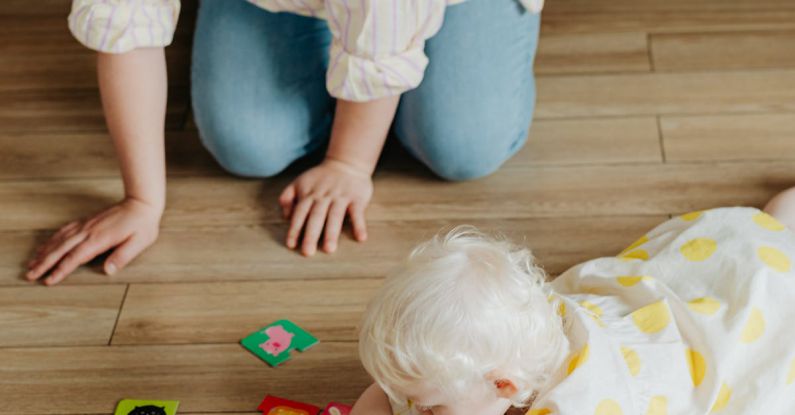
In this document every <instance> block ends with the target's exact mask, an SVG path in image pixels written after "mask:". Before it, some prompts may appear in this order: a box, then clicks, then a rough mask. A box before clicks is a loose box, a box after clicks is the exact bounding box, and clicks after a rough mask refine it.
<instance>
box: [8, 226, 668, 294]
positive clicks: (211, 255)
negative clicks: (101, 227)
mask: <svg viewBox="0 0 795 415" xmlns="http://www.w3.org/2000/svg"><path fill="white" fill-rule="evenodd" d="M665 219H666V216H665V215H652V216H638V217H626V216H623V217H619V216H618V215H616V216H606V217H571V218H539V219H516V220H466V221H458V220H428V221H388V222H371V223H370V227H369V240H368V241H367V242H366V243H363V244H358V243H356V242H353V241H352V240H351V238H350V237H348V236H346V237H344V238H343V239H342V241H341V243H340V247H339V249H338V251H337V252H336V253H335V254H333V255H326V254H318V255H316V256H315V257H313V258H309V259H308V258H304V257H303V256H301V255H299V254H297V253H295V252H292V251H290V250H288V249H287V248H285V247H284V245H283V241H284V233H285V232H286V226H284V225H268V226H265V227H260V226H234V227H205V228H202V227H201V226H193V227H189V228H176V229H172V228H166V229H163V230H162V231H161V234H160V238H159V240H158V242H157V243H156V244H155V245H154V246H153V247H152V248H151V249H149V250H148V251H146V252H145V253H144V254H143V255H142V256H141V257H140V258H139V259H138V260H136V261H135V262H133V263H132V264H131V265H130V266H129V267H128V268H127V269H125V270H124V271H123V272H121V273H119V274H117V275H115V276H114V277H112V278H108V277H106V276H104V275H103V274H101V273H100V271H99V269H98V267H82V268H80V269H78V270H77V271H76V273H75V274H74V275H73V276H71V277H70V278H69V279H68V280H67V282H66V284H85V283H94V284H101V283H121V282H133V283H140V282H158V283H163V282H197V281H206V282H214V281H265V280H289V281H296V280H299V279H311V280H318V279H329V278H380V277H383V276H384V275H386V274H387V273H388V272H389V271H391V270H392V269H393V268H394V267H395V266H396V265H397V264H398V263H399V262H400V261H401V260H403V259H404V258H405V257H406V255H408V253H409V252H410V251H411V249H412V248H413V247H414V246H415V245H416V244H417V243H419V242H422V241H424V240H426V239H428V238H430V237H432V236H433V235H434V234H436V233H437V232H439V231H442V230H445V229H451V228H452V227H454V226H456V225H460V224H462V223H467V224H472V225H474V226H477V227H478V228H479V229H481V230H482V231H484V232H489V233H501V234H504V235H506V236H508V237H509V238H511V239H512V240H514V241H516V242H517V243H522V244H525V245H527V246H529V247H530V248H531V249H532V250H533V252H534V254H535V256H536V258H537V260H538V261H539V263H540V264H541V265H542V266H543V267H544V268H545V269H546V270H547V272H549V273H550V274H552V275H554V274H558V273H561V272H563V271H564V270H565V269H567V268H568V267H570V266H572V265H575V264H577V263H579V262H582V261H585V260H588V259H592V258H596V257H600V256H607V255H615V254H616V253H617V252H619V251H621V250H622V249H623V248H625V247H626V246H627V245H628V244H630V243H631V242H632V241H634V240H635V239H637V238H638V237H639V236H640V235H642V234H643V233H644V232H646V231H648V230H649V229H651V228H652V227H654V226H656V225H657V224H659V223H661V222H663V221H664V220H665ZM0 235H2V236H3V237H2V238H0V285H22V284H29V283H28V282H27V281H25V280H23V279H22V273H23V263H24V260H25V258H29V257H30V255H31V253H32V251H33V249H34V247H35V245H36V242H37V241H41V240H43V237H44V236H45V235H44V234H42V233H36V232H26V231H19V232H2V233H1V234H0Z"/></svg>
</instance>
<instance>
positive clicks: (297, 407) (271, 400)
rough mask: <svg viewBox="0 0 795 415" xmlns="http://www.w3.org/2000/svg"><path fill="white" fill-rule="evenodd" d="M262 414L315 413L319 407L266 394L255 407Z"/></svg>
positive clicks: (291, 414) (290, 414)
mask: <svg viewBox="0 0 795 415" xmlns="http://www.w3.org/2000/svg"><path fill="white" fill-rule="evenodd" d="M257 410H259V411H262V415H317V413H318V412H320V408H318V407H317V406H314V405H308V404H305V403H301V402H295V401H290V400H287V399H282V398H277V397H275V396H271V395H268V396H266V397H265V400H263V401H262V403H261V404H259V406H258V407H257Z"/></svg>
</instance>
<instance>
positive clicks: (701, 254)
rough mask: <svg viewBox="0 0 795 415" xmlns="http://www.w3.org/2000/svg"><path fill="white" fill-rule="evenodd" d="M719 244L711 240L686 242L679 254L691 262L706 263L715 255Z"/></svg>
mask: <svg viewBox="0 0 795 415" xmlns="http://www.w3.org/2000/svg"><path fill="white" fill-rule="evenodd" d="M717 247H718V244H717V243H716V242H715V241H714V240H712V239H709V238H695V239H691V240H689V241H687V242H685V243H684V244H683V245H682V246H681V247H680V248H679V252H681V253H682V255H684V256H685V258H687V259H689V260H690V261H704V260H705V259H707V258H709V257H711V256H712V254H713V253H715V249H716V248H717Z"/></svg>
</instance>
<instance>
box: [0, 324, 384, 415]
mask: <svg viewBox="0 0 795 415" xmlns="http://www.w3.org/2000/svg"><path fill="white" fill-rule="evenodd" d="M0 361H1V362H3V365H2V366H0V384H2V385H3V387H2V388H0V401H1V402H3V406H2V407H0V413H2V414H8V415H27V414H31V415H32V414H59V415H65V414H75V415H76V414H81V415H84V414H109V413H112V412H113V409H114V408H115V406H116V403H117V402H118V401H119V400H120V399H122V398H126V397H131V396H135V397H162V398H168V399H174V400H179V401H180V413H183V412H185V413H190V412H246V411H252V410H255V409H256V407H257V405H258V404H259V402H260V401H261V400H262V398H263V397H264V396H265V395H266V394H269V393H270V394H274V395H277V396H285V397H290V398H292V399H295V400H299V401H303V402H308V403H313V404H316V405H321V404H325V403H327V402H329V401H332V400H335V401H341V402H353V401H354V400H355V399H356V398H357V397H358V395H359V394H360V393H361V392H362V391H363V390H364V389H365V388H366V387H367V386H368V385H369V384H370V383H371V382H370V380H369V378H368V376H367V374H366V373H365V372H364V370H363V369H362V368H361V365H360V364H359V361H358V354H357V350H356V344H355V343H335V342H324V341H323V339H321V343H320V344H319V345H317V346H315V347H314V348H312V349H311V350H310V351H308V352H306V353H302V354H301V355H300V356H297V357H295V358H294V359H292V360H291V361H290V362H288V363H287V364H285V365H283V366H280V367H279V368H278V369H272V368H269V367H268V366H267V365H266V364H265V363H263V362H262V361H260V360H259V359H257V358H256V357H254V356H252V355H251V354H249V353H248V352H247V351H245V350H243V349H242V348H241V347H240V346H239V345H236V344H224V345H182V346H136V347H108V346H105V347H76V348H75V347H64V348H19V349H0ZM42 391H46V393H47V399H41V396H42V395H41V394H42ZM86 391H90V392H91V393H86Z"/></svg>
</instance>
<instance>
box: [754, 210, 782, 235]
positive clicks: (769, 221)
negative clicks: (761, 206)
mask: <svg viewBox="0 0 795 415" xmlns="http://www.w3.org/2000/svg"><path fill="white" fill-rule="evenodd" d="M754 223H756V224H757V225H759V226H761V227H763V228H765V229H767V230H771V231H783V230H784V229H785V228H786V227H785V226H784V225H783V224H782V223H781V222H779V221H777V220H776V218H774V217H772V216H770V215H768V214H767V213H765V212H759V213H757V214H756V215H754Z"/></svg>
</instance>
